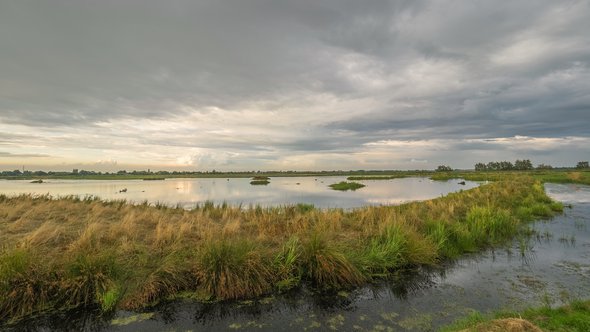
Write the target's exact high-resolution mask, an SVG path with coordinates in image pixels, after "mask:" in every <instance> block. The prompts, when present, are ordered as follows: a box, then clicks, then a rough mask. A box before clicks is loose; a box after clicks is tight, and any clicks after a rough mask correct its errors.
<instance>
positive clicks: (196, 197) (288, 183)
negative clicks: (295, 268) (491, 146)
mask: <svg viewBox="0 0 590 332" xmlns="http://www.w3.org/2000/svg"><path fill="white" fill-rule="evenodd" d="M345 180H346V177H342V176H330V177H317V178H316V177H283V178H280V177H277V178H272V179H271V180H270V184H268V185H266V186H253V185H250V181H251V179H248V178H232V179H223V178H222V179H219V178H218V179H194V178H192V179H167V180H165V181H142V180H46V182H44V183H30V181H23V180H0V193H3V194H10V195H13V194H19V193H34V194H47V193H48V194H50V195H53V196H64V195H79V196H98V197H100V198H102V199H107V200H112V199H125V200H128V201H131V202H143V201H148V202H150V203H156V202H160V203H165V204H169V205H177V204H179V205H181V206H182V207H185V208H191V207H194V206H195V205H196V204H197V203H203V202H205V201H213V202H215V203H218V204H221V203H223V202H227V203H229V204H233V205H239V204H242V205H243V206H248V205H255V204H259V205H262V206H277V205H293V204H298V203H307V204H314V205H315V206H316V207H321V208H330V207H339V208H354V207H360V206H365V205H386V204H399V203H403V202H408V201H415V200H426V199H431V198H435V197H439V196H441V195H446V194H448V193H450V192H455V191H459V190H461V189H470V188H473V187H476V186H478V185H479V184H478V183H476V182H470V181H466V183H465V185H460V184H458V182H460V180H450V181H432V180H429V179H427V178H404V179H393V180H370V181H362V183H364V184H365V185H366V187H364V188H361V189H359V190H356V191H354V192H352V191H347V192H341V191H336V190H332V189H330V188H329V187H328V185H330V184H333V183H337V182H340V181H345ZM359 182H361V181H359ZM123 189H127V191H126V192H121V190H123Z"/></svg>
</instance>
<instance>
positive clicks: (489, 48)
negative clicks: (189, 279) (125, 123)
mask: <svg viewBox="0 0 590 332" xmlns="http://www.w3.org/2000/svg"><path fill="white" fill-rule="evenodd" d="M589 13H590V3H589V2H588V1H584V0H574V1H560V2H555V1H551V0H541V1H539V0H519V1H512V2H509V3H498V2H494V1H475V2H474V1H457V2H452V3H448V2H436V1H427V0H420V1H409V0H408V1H386V0H374V1H363V2H362V3H361V2H358V1H349V0H346V1H337V0H329V1H311V0H306V1H290V2H281V1H271V0H260V1H258V0H245V1H235V2H226V1H198V2H194V1H188V0H186V1H165V2H162V1H156V0H149V1H128V2H120V1H114V0H108V1H99V2H97V1H91V0H81V1H73V0H56V1H51V2H39V1H32V0H22V1H6V2H4V3H3V4H2V10H1V11H0V72H1V73H2V75H1V76H0V125H7V126H8V125H14V126H24V127H27V128H29V130H30V131H31V132H35V131H36V130H37V129H39V128H42V129H44V130H54V129H56V128H59V129H60V130H64V131H67V130H68V129H72V130H76V131H77V132H79V133H80V132H81V133H84V132H86V131H87V132H88V133H92V134H93V135H96V137H94V136H93V137H83V135H82V134H80V136H79V137H77V138H76V139H71V138H69V137H65V136H64V137H61V136H54V137H45V138H43V137H41V136H38V135H37V136H35V135H30V136H29V135H27V134H26V133H23V134H22V135H24V136H23V137H20V138H17V137H16V136H10V135H9V134H5V135H8V136H6V138H5V137H4V136H3V134H2V133H0V144H4V143H3V142H12V143H11V144H17V143H18V142H19V139H21V140H24V141H27V142H32V141H35V140H37V142H43V143H44V144H47V145H48V146H51V145H52V144H53V145H56V146H57V145H59V144H63V145H66V146H69V147H76V146H78V147H85V146H86V147H92V148H94V149H105V150H106V149H110V148H117V149H120V148H123V147H124V146H125V145H126V144H129V145H134V146H133V147H130V149H131V150H141V149H144V148H145V147H146V146H152V145H153V146H164V147H166V146H169V147H171V148H172V147H174V148H178V149H181V148H190V147H195V148H204V149H219V150H222V151H233V152H239V151H242V152H244V153H246V154H253V155H254V154H256V156H255V157H252V158H256V159H257V160H258V159H264V158H267V159H268V158H273V157H274V158H280V157H281V156H285V155H289V154H299V153H314V152H333V153H342V154H348V153H351V152H357V151H361V150H362V148H363V146H364V144H366V143H370V142H375V141H380V140H388V139H398V140H419V139H457V138H486V137H512V136H515V135H524V136H533V137H563V136H585V137H587V136H590V132H589V130H588V128H590V116H588V115H589V112H590V92H589V91H590V35H589V34H588V33H587V31H590V14H589ZM318 96H321V97H325V98H326V99H330V100H336V101H338V104H337V105H347V104H352V105H356V104H355V103H356V102H358V101H359V100H361V101H366V102H365V103H361V102H359V103H358V106H356V108H353V107H349V108H347V110H348V112H350V114H346V111H342V114H340V115H339V116H337V117H336V116H334V113H329V112H325V114H324V112H322V105H321V104H318V103H321V100H323V99H321V98H319V97H318ZM317 100H320V102H318V101H317ZM256 103H260V104H262V105H264V106H260V107H261V109H260V110H261V111H267V112H276V113H277V114H279V115H284V114H287V113H288V112H293V111H292V109H296V110H297V112H298V113H299V115H300V118H301V119H307V120H308V121H307V122H308V123H309V125H308V126H307V127H306V126H305V124H300V125H298V126H290V124H289V123H286V122H287V121H288V120H283V121H284V122H282V123H272V122H270V121H269V122H264V121H262V122H261V123H260V126H261V128H262V127H264V128H269V129H272V130H274V134H269V136H268V137H263V136H261V135H255V134H254V131H255V130H256V129H255V128H253V127H252V126H251V125H250V126H248V127H247V126H246V125H243V126H239V125H236V124H235V121H233V122H231V125H232V126H234V129H236V130H235V131H234V132H243V134H242V133H241V134H240V136H239V137H233V136H232V135H233V134H230V135H224V134H211V135H210V136H209V137H207V135H204V134H199V133H191V132H190V131H178V132H175V131H174V130H162V131H161V132H150V135H146V133H145V132H142V131H141V128H139V129H133V128H124V127H118V129H117V130H118V131H113V130H107V129H105V128H103V127H101V126H100V123H102V122H107V123H118V122H120V121H122V120H128V119H133V120H138V121H141V120H143V119H170V118H174V119H182V117H184V116H190V115H191V114H194V113H201V114H202V115H204V116H205V117H206V116H207V115H208V112H211V111H210V109H209V108H210V107H213V106H214V107H218V108H221V109H224V110H226V111H227V112H228V113H231V112H235V114H239V113H238V112H240V111H242V110H244V109H248V108H249V107H252V106H251V105H253V104H256ZM365 104H366V106H365ZM326 107H329V106H326ZM365 107H366V109H365ZM288 110H289V111H288ZM312 110H313V111H312ZM328 114H329V115H328ZM263 120H264V119H263ZM179 121H181V120H179ZM192 121H196V120H192ZM203 121H206V120H203ZM280 121H281V120H279V122H280ZM228 122H230V121H228ZM204 123H205V124H207V122H204ZM210 125H211V126H213V125H215V126H220V127H223V126H224V125H227V126H229V124H224V122H223V121H217V122H215V123H212V124H210ZM19 128H21V127H19ZM282 128H288V129H286V130H290V131H292V133H293V135H289V136H286V137H282V136H281V137H279V135H277V133H280V131H281V130H282ZM212 129H218V128H212ZM248 131H250V132H248ZM272 135H276V136H272ZM33 136H35V137H33ZM10 137H12V138H10ZM15 142H16V143H15ZM39 145H41V144H39ZM455 148H456V149H465V150H470V151H475V150H477V149H481V150H489V149H491V147H490V145H485V144H483V145H482V144H476V143H465V144H458V145H457V146H456V147H455ZM539 153H540V152H539ZM0 157H3V155H0ZM419 159H426V157H424V158H423V157H420V158H419ZM427 159H428V160H434V159H433V158H431V157H427ZM211 160H214V158H213V157H212V158H211Z"/></svg>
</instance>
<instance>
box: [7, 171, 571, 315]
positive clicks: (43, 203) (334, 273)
mask: <svg viewBox="0 0 590 332" xmlns="http://www.w3.org/2000/svg"><path fill="white" fill-rule="evenodd" d="M562 208H563V207H562V205H561V204H559V203H555V202H553V201H552V200H551V199H550V198H549V197H547V196H546V195H545V192H544V189H543V186H542V185H541V184H540V183H539V182H537V181H535V180H533V179H532V178H529V177H522V178H519V179H511V180H510V181H499V182H496V183H491V184H488V185H485V186H481V187H477V188H474V189H472V190H468V191H462V192H458V193H452V194H449V195H447V196H445V197H442V198H437V199H434V200H430V201H426V202H418V203H408V204H404V205H400V206H391V207H385V206H382V207H364V208H358V209H354V210H343V209H315V208H313V207H311V206H309V205H297V206H281V207H269V208H262V207H253V208H250V209H242V208H239V207H232V206H230V205H224V206H215V205H214V204H212V203H209V204H204V205H201V206H199V207H198V208H196V209H193V210H185V209H182V208H169V207H167V206H166V205H157V206H150V205H149V204H140V205H129V204H126V203H124V202H120V201H119V202H103V201H100V200H98V199H91V198H87V199H78V198H64V199H60V200H52V199H50V198H48V197H31V196H17V197H7V196H0V212H1V213H2V216H1V218H0V241H1V242H2V243H3V248H2V253H1V255H0V300H1V302H0V319H1V320H2V321H3V322H11V321H12V322H15V321H18V320H20V319H23V318H27V317H32V316H33V315H36V314H39V313H42V312H47V311H49V312H54V313H55V312H56V311H57V310H60V311H62V310H68V309H73V308H85V309H86V310H90V309H92V308H94V310H98V312H102V313H104V314H106V313H112V312H116V310H120V309H125V310H138V309H141V308H145V307H146V306H151V305H154V304H157V303H160V302H162V301H163V300H170V299H174V298H176V299H179V298H191V299H192V301H197V302H196V303H203V302H205V303H211V302H213V303H219V301H225V300H239V301H243V300H256V299H259V298H260V297H261V296H272V295H273V294H285V293H289V292H292V291H297V290H306V289H307V290H311V292H312V293H317V294H320V293H326V292H328V293H330V292H340V291H343V290H351V289H357V287H360V286H362V285H365V284H367V283H375V282H378V281H380V280H384V278H385V279H386V278H388V277H391V276H395V275H397V274H398V273H400V271H406V270H408V269H415V268H425V267H435V266H438V265H439V264H441V263H443V262H446V261H448V260H449V259H452V258H456V257H459V255H461V254H463V253H469V252H477V251H479V250H481V249H483V248H487V247H490V246H494V245H499V244H502V243H504V242H505V241H506V240H508V239H510V238H512V237H514V236H517V235H526V234H528V232H529V231H528V230H527V228H526V227H523V226H524V225H525V223H527V222H530V221H532V220H533V219H535V218H540V217H550V216H552V215H553V214H554V213H555V212H556V211H557V212H559V211H561V210H562ZM343 297H345V296H343Z"/></svg>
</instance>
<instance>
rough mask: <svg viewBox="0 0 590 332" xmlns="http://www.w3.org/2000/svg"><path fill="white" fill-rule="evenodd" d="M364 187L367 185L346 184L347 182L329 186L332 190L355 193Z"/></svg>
mask: <svg viewBox="0 0 590 332" xmlns="http://www.w3.org/2000/svg"><path fill="white" fill-rule="evenodd" d="M364 186H365V185H364V184H362V183H358V182H346V181H341V182H338V183H334V184H331V185H329V187H330V188H332V189H334V190H341V191H347V190H352V191H355V190H357V189H360V188H363V187H364Z"/></svg>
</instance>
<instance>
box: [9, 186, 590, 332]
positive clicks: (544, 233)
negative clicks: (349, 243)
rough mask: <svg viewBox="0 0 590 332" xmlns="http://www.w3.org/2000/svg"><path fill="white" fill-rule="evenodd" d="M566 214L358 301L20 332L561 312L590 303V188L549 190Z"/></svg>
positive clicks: (278, 300)
mask: <svg viewBox="0 0 590 332" xmlns="http://www.w3.org/2000/svg"><path fill="white" fill-rule="evenodd" d="M546 190H547V192H548V194H549V195H550V196H552V197H553V198H555V199H557V200H560V201H564V203H566V204H567V205H568V206H569V207H567V208H566V209H565V211H564V213H563V214H562V215H559V216H557V217H555V218H553V219H551V220H545V221H538V222H535V223H534V224H532V228H533V229H534V230H535V234H534V235H533V236H531V237H530V238H526V239H525V238H518V239H514V241H512V242H511V243H510V244H508V245H506V246H505V247H503V248H496V249H494V250H487V251H485V252H482V253H479V254H475V255H470V256H465V257H463V258H461V259H459V260H457V261H455V262H449V263H448V264H446V265H444V266H440V267H437V268H432V269H419V270H415V271H405V272H403V273H399V274H398V275H396V276H394V277H392V278H391V279H390V280H387V281H383V282H381V283H379V284H376V285H371V286H367V287H364V288H360V289H357V290H354V291H351V292H339V293H337V294H322V295H320V294H315V293H313V292H311V291H309V290H306V289H301V290H297V291H294V292H292V293H290V294H284V295H280V296H271V297H266V298H261V299H257V300H254V301H243V302H233V303H218V304H198V303H195V302H193V301H189V300H185V301H175V302H172V303H167V304H162V305H159V306H157V307H156V308H152V309H150V310H147V311H145V312H143V313H132V312H124V311H120V312H116V313H114V314H113V315H111V316H108V317H104V316H103V317H100V316H96V315H93V314H92V313H90V312H87V311H86V312H78V313H72V312H70V313H64V314H62V315H54V316H52V317H45V318H40V319H35V320H32V321H29V322H26V323H25V324H22V325H20V326H19V327H18V329H19V330H21V329H24V330H31V331H49V330H86V331H278V330H280V331H314V330H317V331H326V330H339V331H429V330H437V328H438V327H440V326H441V325H444V324H447V323H449V322H451V321H453V320H454V319H456V318H459V317H463V316H465V315H467V314H468V313H469V312H471V311H472V310H478V311H482V312H487V311H495V310H499V309H516V310H518V309H522V308H524V307H528V306H538V305H543V304H550V305H555V306H557V305H560V304H562V303H565V302H569V301H570V300H572V299H577V298H589V297H590V187H589V186H580V185H557V184H548V185H546Z"/></svg>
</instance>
